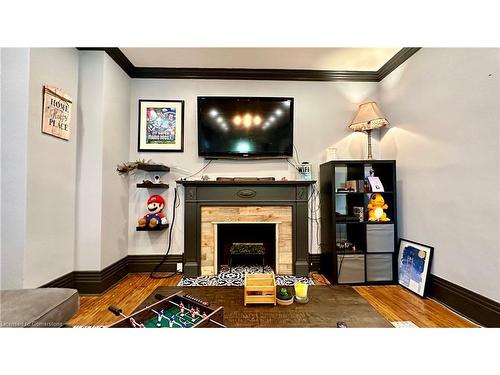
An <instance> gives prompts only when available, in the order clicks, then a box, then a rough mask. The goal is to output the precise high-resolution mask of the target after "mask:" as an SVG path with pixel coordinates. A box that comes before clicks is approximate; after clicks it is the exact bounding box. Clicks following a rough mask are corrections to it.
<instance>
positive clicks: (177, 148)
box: [138, 100, 184, 152]
mask: <svg viewBox="0 0 500 375" xmlns="http://www.w3.org/2000/svg"><path fill="white" fill-rule="evenodd" d="M138 151H139V152H183V151H184V100H139V144H138Z"/></svg>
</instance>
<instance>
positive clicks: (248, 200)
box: [178, 180, 314, 277]
mask: <svg viewBox="0 0 500 375" xmlns="http://www.w3.org/2000/svg"><path fill="white" fill-rule="evenodd" d="M312 183H314V181H251V182H248V181H245V182H240V181H182V180H181V181H178V184H181V185H183V186H184V196H185V199H184V275H185V276H187V277H196V276H199V275H212V274H215V273H217V259H216V258H217V239H216V236H217V225H218V224H223V223H274V224H276V229H277V230H276V234H277V236H276V255H275V256H276V266H275V267H274V268H275V271H276V272H277V273H279V274H285V275H286V274H294V275H296V276H307V275H308V273H309V263H308V243H309V242H308V236H309V233H308V228H309V226H308V197H309V186H310V185H311V184H312Z"/></svg>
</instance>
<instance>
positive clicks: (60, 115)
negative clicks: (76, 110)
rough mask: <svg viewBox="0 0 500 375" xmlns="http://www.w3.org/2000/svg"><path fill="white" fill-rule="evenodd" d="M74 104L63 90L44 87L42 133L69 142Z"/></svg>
mask: <svg viewBox="0 0 500 375" xmlns="http://www.w3.org/2000/svg"><path fill="white" fill-rule="evenodd" d="M72 104H73V102H72V101H71V97H70V96H69V95H67V94H65V93H64V92H62V90H60V89H58V88H55V87H50V86H43V102H42V133H46V134H50V135H53V136H54V137H58V138H62V139H65V140H69V134H70V121H71V105H72Z"/></svg>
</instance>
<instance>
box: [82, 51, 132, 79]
mask: <svg viewBox="0 0 500 375" xmlns="http://www.w3.org/2000/svg"><path fill="white" fill-rule="evenodd" d="M77 49H78V50H79V51H104V52H106V53H107V54H108V56H109V57H111V58H112V59H113V61H114V62H115V63H117V64H118V66H119V67H120V68H122V69H123V71H124V72H125V73H127V75H128V76H129V77H130V78H134V77H133V75H134V71H135V69H136V68H135V66H134V64H132V63H131V62H130V60H129V59H128V58H127V56H125V54H124V53H123V52H122V51H121V50H120V48H117V47H77Z"/></svg>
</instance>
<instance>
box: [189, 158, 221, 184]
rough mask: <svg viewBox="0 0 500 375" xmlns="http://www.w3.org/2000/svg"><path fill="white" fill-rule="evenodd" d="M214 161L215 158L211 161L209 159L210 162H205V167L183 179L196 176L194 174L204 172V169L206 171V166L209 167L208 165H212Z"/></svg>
mask: <svg viewBox="0 0 500 375" xmlns="http://www.w3.org/2000/svg"><path fill="white" fill-rule="evenodd" d="M213 161H214V159H211V160H209V161H208V163H207V164H205V165H204V166H203V168H201V169H200V170H199V171H198V172H196V173H193V174H192V175H191V176H187V177H184V178H183V180H187V179H188V178H191V177H194V176H196V175H197V174H199V173H201V172H203V171H204V170H205V169H206V168H207V167H208V166H209V165H210V164H211V163H212V162H213Z"/></svg>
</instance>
